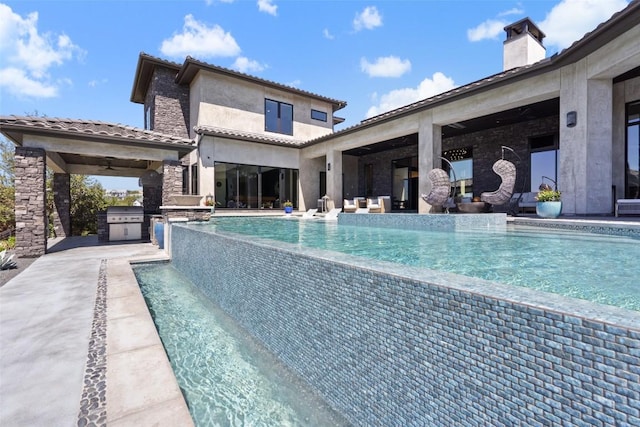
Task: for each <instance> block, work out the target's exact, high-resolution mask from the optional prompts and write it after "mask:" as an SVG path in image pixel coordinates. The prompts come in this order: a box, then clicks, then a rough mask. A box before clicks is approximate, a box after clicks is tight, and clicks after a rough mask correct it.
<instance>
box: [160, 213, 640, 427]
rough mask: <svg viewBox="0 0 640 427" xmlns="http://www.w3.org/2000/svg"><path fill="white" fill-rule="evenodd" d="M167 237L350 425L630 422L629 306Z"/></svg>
mask: <svg viewBox="0 0 640 427" xmlns="http://www.w3.org/2000/svg"><path fill="white" fill-rule="evenodd" d="M380 216H382V215H380ZM171 240H172V241H171V246H172V254H173V263H174V265H175V266H176V267H177V268H178V269H179V270H180V271H182V272H183V273H185V274H186V275H187V276H188V277H189V279H190V280H192V281H193V282H194V283H195V284H196V285H197V286H198V287H200V288H201V289H202V290H203V291H204V292H205V293H206V294H207V295H208V296H209V297H210V298H211V299H212V300H213V301H215V302H216V303H217V304H219V305H220V306H221V307H222V309H224V310H225V311H226V312H227V313H229V314H230V315H231V316H232V317H234V318H235V319H236V320H237V321H238V322H239V323H240V324H241V325H242V326H243V327H245V328H246V329H247V330H248V331H249V332H250V333H251V334H252V335H254V336H255V337H257V338H258V339H259V340H260V341H262V342H263V343H264V344H265V345H266V346H267V347H268V348H269V349H270V350H271V351H272V352H274V353H275V354H276V355H277V356H278V357H279V358H280V359H281V360H283V361H284V362H285V363H286V364H287V365H288V366H289V367H291V368H292V369H293V370H295V371H296V372H298V373H299V374H300V375H301V376H302V377H303V378H304V379H305V380H307V381H308V382H309V383H310V384H311V385H312V386H313V387H314V388H316V390H318V391H319V392H320V393H321V394H322V395H323V396H324V398H325V399H326V400H327V401H328V402H329V403H330V404H331V405H332V406H333V407H334V408H335V409H337V410H338V411H340V412H341V413H342V414H344V415H345V416H346V417H347V418H348V419H349V420H350V421H351V422H352V423H353V424H354V425H358V426H371V425H380V426H381V425H403V426H404V425H407V426H408V425H416V426H417V425H420V426H424V425H429V426H452V425H455V426H485V425H491V426H508V425H527V426H548V425H640V315H638V313H636V312H627V311H624V310H616V309H611V310H609V311H607V310H608V308H607V307H604V308H603V307H602V306H597V307H595V308H594V305H593V304H591V303H587V302H581V301H578V300H572V299H566V298H563V297H558V298H557V299H556V298H554V299H552V300H551V301H549V299H548V297H547V296H546V294H541V293H539V292H534V291H532V290H527V289H524V288H518V287H513V286H510V287H508V286H502V285H497V284H496V285H495V286H497V288H495V289H493V288H491V287H490V285H488V284H487V282H485V281H480V280H478V279H473V278H462V279H457V280H461V281H462V282H459V283H457V282H455V281H454V280H453V279H452V275H447V274H442V273H437V272H431V271H429V270H426V271H425V270H419V271H413V270H412V268H411V267H407V266H401V268H396V269H395V270H391V271H385V267H383V266H378V265H376V267H375V268H370V267H368V266H367V264H363V263H362V262H358V261H354V260H353V259H349V257H348V256H345V255H344V254H340V255H339V256H335V258H334V259H331V257H330V256H329V255H327V254H325V253H323V252H318V251H315V252H314V251H312V252H311V253H309V251H305V249H304V248H297V247H295V246H293V245H286V244H279V243H273V244H272V243H269V244H264V243H260V241H259V240H258V239H239V238H234V237H230V236H222V235H216V234H213V233H211V232H202V231H198V230H197V229H190V228H186V227H184V226H173V229H172V239H171ZM381 265H384V263H381ZM456 277H458V278H459V277H460V276H456ZM496 289H497V290H496ZM557 301H561V302H562V301H564V304H565V305H564V307H565V308H562V307H563V305H562V303H559V304H556V305H555V306H554V305H553V304H554V303H555V302H557ZM549 304H551V305H549ZM549 307H552V308H549ZM603 311H604V313H605V314H603ZM594 312H596V313H598V315H599V316H601V317H600V319H596V318H595V317H593V316H594V315H593V314H592V313H594ZM607 313H608V314H609V316H608V317H607V316H606V314H607Z"/></svg>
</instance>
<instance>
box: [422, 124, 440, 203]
mask: <svg viewBox="0 0 640 427" xmlns="http://www.w3.org/2000/svg"><path fill="white" fill-rule="evenodd" d="M441 155H442V127H441V126H438V125H434V124H433V119H432V117H431V115H430V114H425V115H424V117H421V118H420V127H419V129H418V173H419V176H418V213H429V212H431V205H429V204H428V203H427V202H425V201H424V200H422V197H420V195H421V194H422V193H429V191H431V181H429V178H427V175H428V174H429V172H430V171H431V170H432V169H433V168H439V167H441V160H440V159H439V157H440V156H441Z"/></svg>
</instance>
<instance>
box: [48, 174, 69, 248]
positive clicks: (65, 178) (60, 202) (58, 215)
mask: <svg viewBox="0 0 640 427" xmlns="http://www.w3.org/2000/svg"><path fill="white" fill-rule="evenodd" d="M53 207H54V209H53V212H52V214H53V230H54V231H55V233H56V237H71V176H70V175H69V174H68V173H54V174H53Z"/></svg>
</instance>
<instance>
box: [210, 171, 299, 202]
mask: <svg viewBox="0 0 640 427" xmlns="http://www.w3.org/2000/svg"><path fill="white" fill-rule="evenodd" d="M215 181H216V182H215V188H216V191H215V199H216V206H217V207H219V208H232V209H279V208H281V207H282V203H283V202H285V201H286V200H289V201H291V202H292V203H293V205H294V206H295V207H297V205H298V171H297V170H296V169H285V168H274V167H268V166H253V165H240V164H235V163H220V162H216V164H215Z"/></svg>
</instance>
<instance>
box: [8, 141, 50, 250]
mask: <svg viewBox="0 0 640 427" xmlns="http://www.w3.org/2000/svg"><path fill="white" fill-rule="evenodd" d="M14 160H15V198H16V201H15V215H16V255H17V256H19V257H27V258H31V257H38V256H40V255H44V254H45V253H46V251H47V215H46V210H47V209H46V169H47V168H46V153H45V150H43V149H42V148H29V147H16V151H15V158H14Z"/></svg>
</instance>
